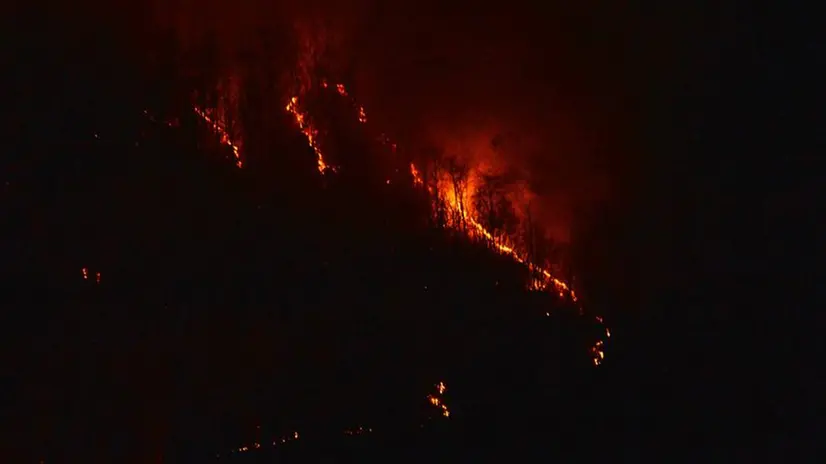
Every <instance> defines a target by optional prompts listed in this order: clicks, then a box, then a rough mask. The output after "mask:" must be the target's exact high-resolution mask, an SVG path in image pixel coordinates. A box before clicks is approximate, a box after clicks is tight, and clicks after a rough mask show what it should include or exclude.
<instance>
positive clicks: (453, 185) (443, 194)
mask: <svg viewBox="0 0 826 464" xmlns="http://www.w3.org/2000/svg"><path fill="white" fill-rule="evenodd" d="M321 83H322V88H324V89H327V88H328V84H327V81H326V80H322V81H321ZM335 89H336V92H337V93H338V94H339V95H341V96H342V97H346V98H348V99H349V100H350V103H351V105H352V106H354V107H355V108H357V110H358V121H359V122H361V123H366V122H367V113H366V111H365V109H364V107H363V106H361V105H359V104H358V103H357V102H356V101H355V100H354V99H353V98H352V97H351V96H350V94H349V92H348V91H347V88H346V87H345V86H344V84H340V83H339V84H336V85H335ZM287 111H289V112H290V113H292V114H293V116H294V117H295V119H296V122H298V125H299V127H300V128H301V130H302V132H303V133H304V135H305V136H306V137H307V140H308V142H309V144H310V147H312V148H313V151H315V153H316V155H317V157H318V166H319V172H321V173H324V172H325V171H326V170H327V168H328V166H327V164H326V163H325V162H324V159H323V156H322V154H321V151H320V150H319V148H318V144H317V139H316V136H317V131H316V129H314V128H312V127H311V126H310V125H309V124H308V123H307V122H306V119H307V117H306V115H305V114H304V113H301V111H300V110H299V107H298V97H293V98H292V100H291V101H290V103H289V104H288V105H287ZM381 141H382V143H383V144H385V145H389V146H390V147H391V149H392V151H393V153H396V148H397V145H396V144H395V143H392V142H391V141H390V139H389V138H388V137H387V136H384V135H382V139H381ZM332 170H333V171H335V169H332ZM410 175H411V177H412V178H413V184H414V186H416V187H419V188H427V191H428V192H429V193H430V194H433V193H434V186H433V185H429V184H428V183H426V182H425V179H423V178H422V175H421V171H420V170H419V168H417V167H416V165H415V164H414V163H412V162H411V163H410ZM477 182H478V180H475V179H473V178H471V179H468V181H466V182H465V183H464V184H462V185H461V186H460V185H459V183H457V182H454V181H452V179H450V176H449V175H446V176H445V178H442V179H437V180H436V182H435V183H436V189H435V190H436V191H437V192H438V195H437V196H438V200H439V201H441V204H442V205H444V206H445V207H446V209H447V210H448V212H449V215H448V221H447V225H448V226H449V227H451V228H453V229H455V230H461V231H464V232H465V233H466V234H467V235H468V236H469V237H470V238H472V239H481V240H484V241H486V242H487V243H489V244H491V245H492V246H493V248H494V249H495V250H496V251H497V252H498V253H500V254H502V255H506V256H508V257H510V258H511V259H513V260H514V261H516V262H518V263H520V264H522V265H525V266H526V267H527V268H528V269H529V270H530V271H531V273H532V274H533V277H532V278H531V280H530V281H529V283H528V288H529V289H530V290H535V291H546V290H548V289H551V288H552V289H553V290H554V293H556V294H558V295H559V297H560V298H565V297H566V296H567V297H568V298H570V300H571V301H572V302H574V303H578V306H579V311H580V314H582V313H583V312H584V311H583V308H582V307H581V305H580V304H579V298H578V297H577V294H576V291H574V289H573V288H571V286H570V284H568V283H567V282H565V281H564V280H562V279H559V278H557V277H556V276H554V275H553V274H552V273H551V272H550V271H549V270H548V269H545V268H543V267H541V266H538V265H536V264H535V263H533V262H531V261H530V259H528V256H527V253H525V252H523V251H520V250H518V249H517V248H516V246H515V245H514V244H513V243H512V241H511V240H510V238H509V237H508V236H507V234H505V233H496V232H495V231H494V232H491V231H489V230H488V229H487V228H485V226H484V225H483V224H482V223H481V222H480V221H479V220H478V219H477V217H478V215H477V214H476V213H475V211H473V210H472V203H473V202H472V201H469V200H470V199H471V198H472V197H473V193H474V192H475V189H476V184H477ZM596 320H597V322H598V323H599V324H600V325H603V326H604V322H603V320H602V318H601V317H597V318H596ZM605 335H606V337H608V338H610V337H611V332H610V330H609V329H608V328H607V327H606V328H605ZM603 346H604V343H603V341H602V340H600V341H598V342H597V343H596V345H594V346H593V347H592V348H591V353H592V354H593V362H594V365H597V366H599V365H600V364H602V360H603V359H604V358H605V353H604V351H603ZM431 401H432V400H431ZM445 412H446V415H447V414H449V413H447V410H446V409H445Z"/></svg>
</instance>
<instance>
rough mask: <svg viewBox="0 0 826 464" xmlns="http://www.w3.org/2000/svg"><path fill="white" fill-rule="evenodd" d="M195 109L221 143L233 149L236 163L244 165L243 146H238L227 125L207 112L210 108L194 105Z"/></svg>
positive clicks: (240, 165)
mask: <svg viewBox="0 0 826 464" xmlns="http://www.w3.org/2000/svg"><path fill="white" fill-rule="evenodd" d="M192 109H193V110H194V111H195V114H197V115H198V117H200V118H201V119H203V120H204V122H206V123H207V124H208V125H209V127H210V128H212V130H213V131H214V132H215V134H217V135H218V137H219V139H220V141H221V143H222V144H223V145H226V146H228V147H229V148H230V149H231V150H232V156H233V157H234V158H235V165H236V166H238V167H239V168H240V167H243V165H244V163H243V161H241V148H240V147H239V146H238V144H237V143H236V142H233V140H232V138H231V137H230V135H229V133H228V132H227V128H226V125H225V124H224V123H222V122H221V121H218V120H217V119H213V118H211V117H210V116H209V114H207V113H208V112H209V110H208V109H207V110H202V109H201V108H198V107H197V106H193V108H192Z"/></svg>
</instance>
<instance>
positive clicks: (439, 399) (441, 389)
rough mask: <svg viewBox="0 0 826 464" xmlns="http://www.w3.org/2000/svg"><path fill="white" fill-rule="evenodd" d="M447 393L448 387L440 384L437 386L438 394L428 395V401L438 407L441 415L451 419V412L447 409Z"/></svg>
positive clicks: (442, 383)
mask: <svg viewBox="0 0 826 464" xmlns="http://www.w3.org/2000/svg"><path fill="white" fill-rule="evenodd" d="M445 391H447V387H446V386H445V383H444V382H439V383H437V384H436V394H430V395H427V400H428V401H429V402H430V404H432V405H433V406H436V407H437V408H439V409H440V410H441V414H442V416H444V417H450V410H449V409H448V408H447V405H446V404H445V401H444V398H443V396H442V395H444V393H445Z"/></svg>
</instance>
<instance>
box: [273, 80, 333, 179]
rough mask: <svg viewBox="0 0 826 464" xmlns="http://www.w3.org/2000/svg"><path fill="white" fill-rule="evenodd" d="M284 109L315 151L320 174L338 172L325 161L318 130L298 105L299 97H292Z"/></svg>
mask: <svg viewBox="0 0 826 464" xmlns="http://www.w3.org/2000/svg"><path fill="white" fill-rule="evenodd" d="M324 87H326V83H325V84H324ZM284 109H286V110H287V112H288V113H290V114H291V115H293V119H295V122H296V124H298V127H299V128H300V129H301V133H302V134H304V136H305V137H307V144H308V145H309V146H310V148H312V149H313V153H315V156H316V162H317V164H318V172H320V173H322V174H324V173H325V172H327V170H330V171H333V172H336V168H335V167H334V166H330V165H329V164H327V162H326V161H324V155H323V154H322V153H321V148H320V147H319V146H318V130H316V128H315V127H313V125H312V124H310V122H309V121H308V118H307V115H306V113H303V112H302V111H301V108H300V106H299V105H298V97H292V98H291V99H290V102H289V103H287V106H286V107H285V108H284Z"/></svg>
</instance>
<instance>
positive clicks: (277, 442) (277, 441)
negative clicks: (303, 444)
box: [215, 432, 299, 459]
mask: <svg viewBox="0 0 826 464" xmlns="http://www.w3.org/2000/svg"><path fill="white" fill-rule="evenodd" d="M298 438H299V435H298V432H293V433H292V434H290V435H284V436H281V437H274V438H273V439H272V444H271V445H270V447H271V448H276V447H278V446H281V445H284V444H286V443H288V442H291V441H295V440H298ZM266 446H267V445H262V444H261V443H260V442H259V441H254V442H252V443H250V444H247V445H241V446H239V447H238V448H234V449H231V450H229V452H227V453H225V454H224V455H225V456H232V455H234V454H243V453H248V452H250V451H254V450H258V449H261V448H262V447H266ZM215 457H216V458H217V459H221V454H220V453H218V454H216V455H215Z"/></svg>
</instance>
